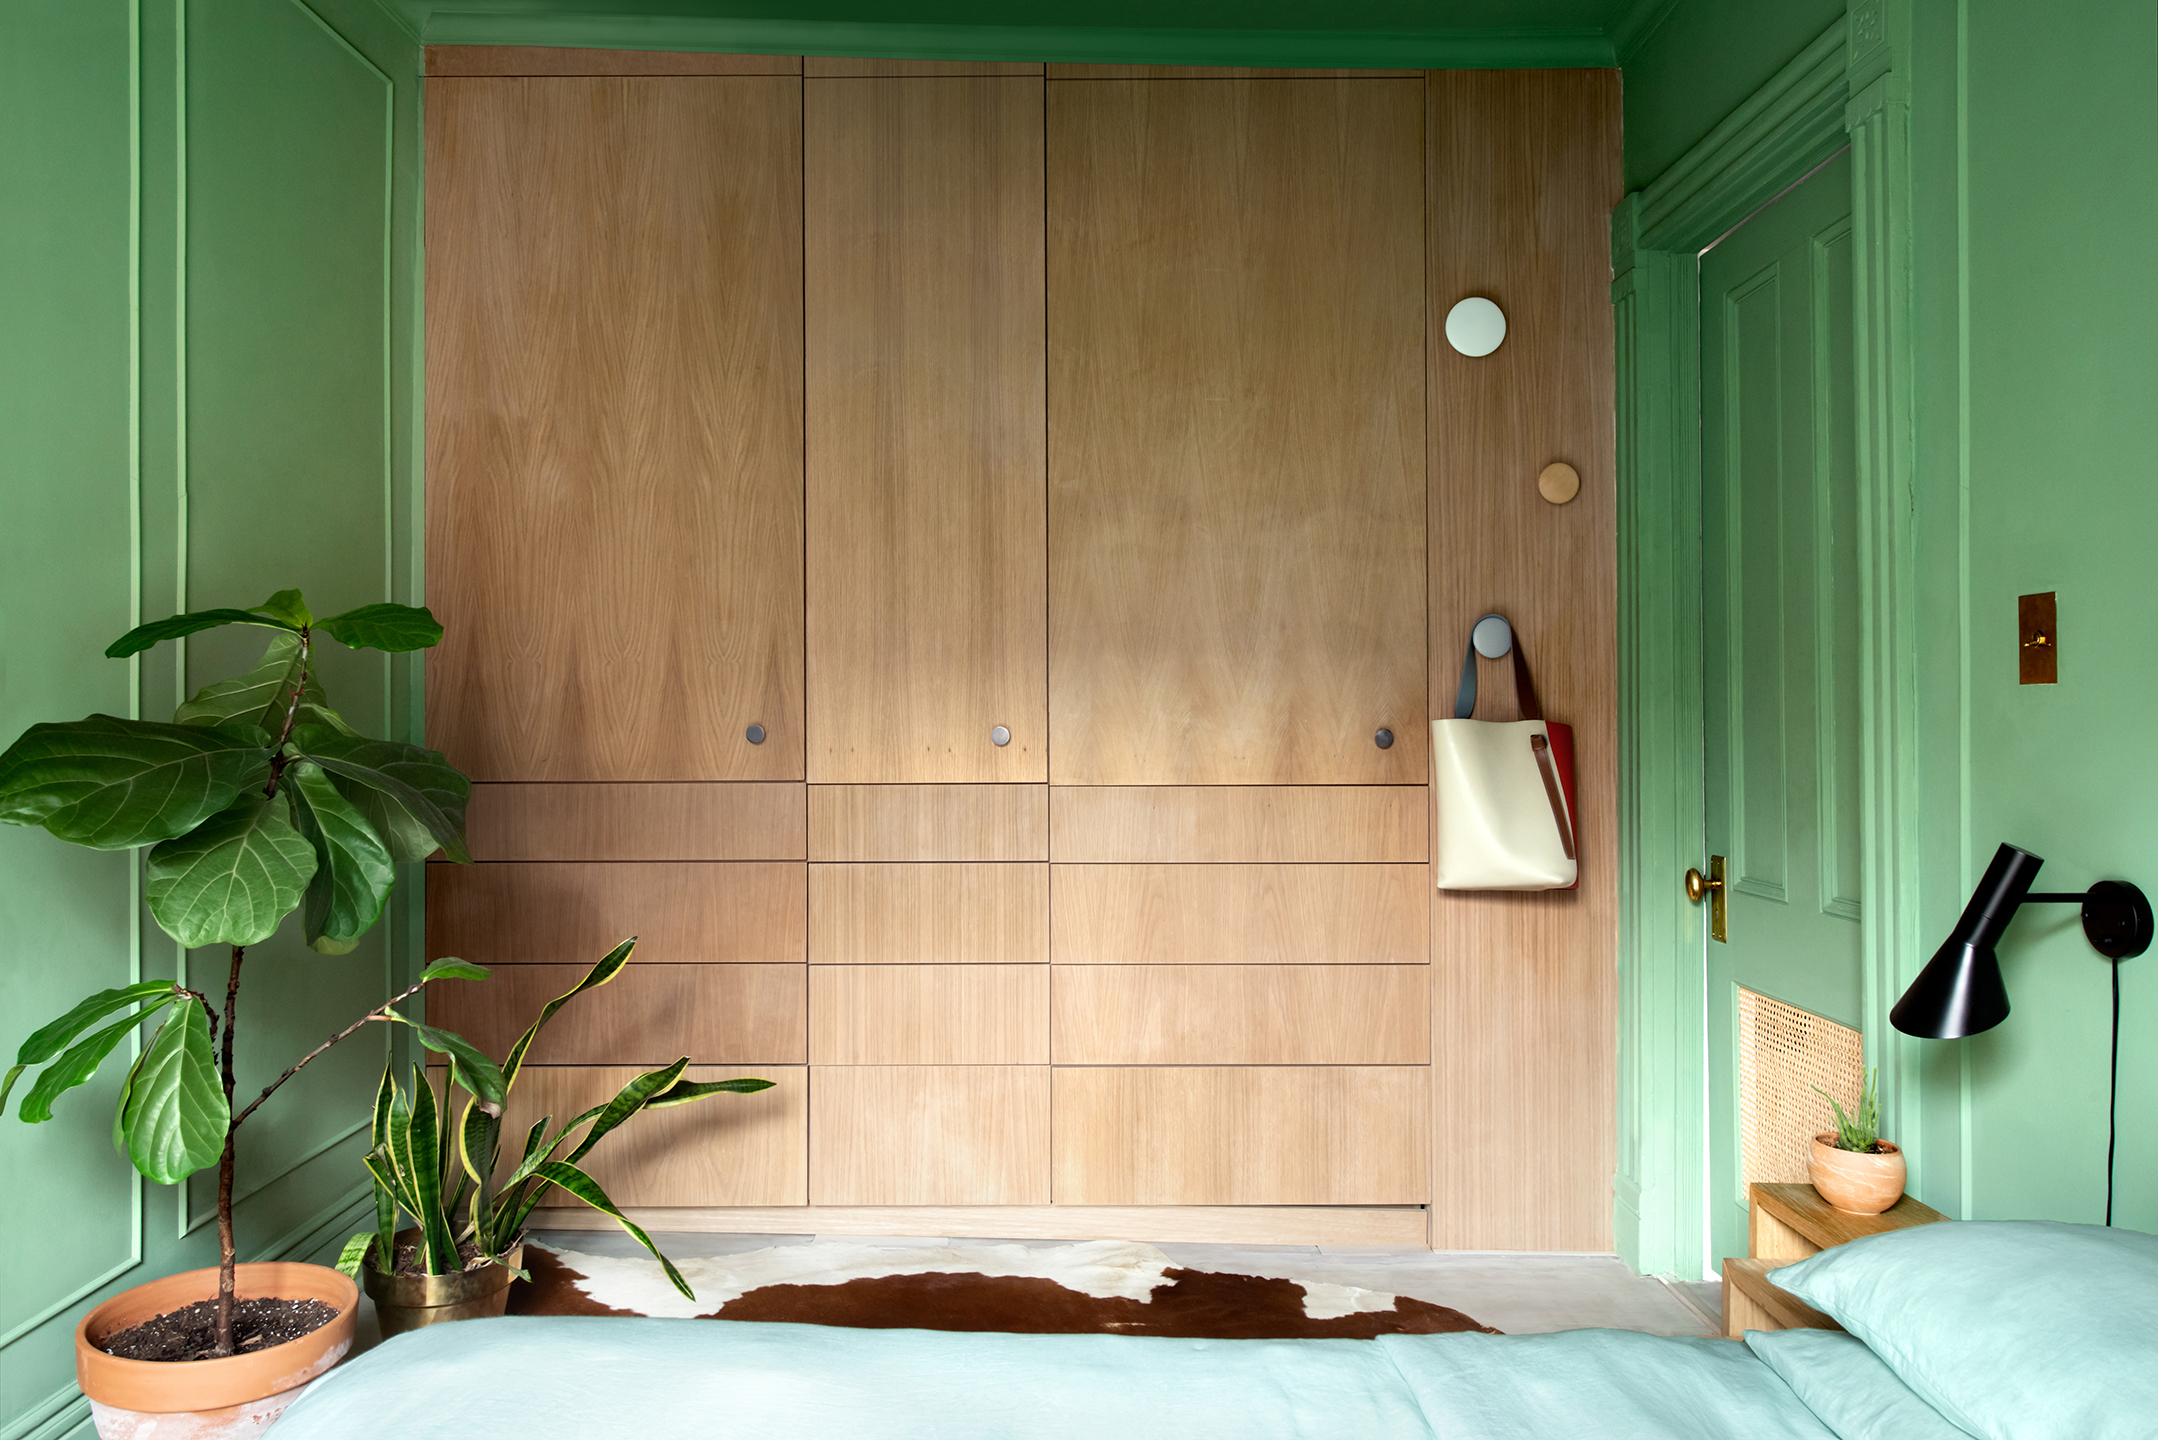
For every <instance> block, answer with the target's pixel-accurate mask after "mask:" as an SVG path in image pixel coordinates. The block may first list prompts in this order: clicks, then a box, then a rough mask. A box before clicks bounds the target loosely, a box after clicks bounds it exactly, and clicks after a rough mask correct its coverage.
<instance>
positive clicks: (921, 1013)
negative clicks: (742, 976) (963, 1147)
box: [809, 965, 1049, 1065]
mask: <svg viewBox="0 0 2158 1440" xmlns="http://www.w3.org/2000/svg"><path fill="white" fill-rule="evenodd" d="M809 1016H810V1025H809V1058H810V1061H811V1062H812V1063H813V1064H817V1065H1046V1064H1048V1063H1049V967H1048V966H1046V965H817V966H812V967H810V971H809Z"/></svg>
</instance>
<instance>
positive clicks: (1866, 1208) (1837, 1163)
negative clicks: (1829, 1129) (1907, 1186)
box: [1806, 1135, 1906, 1215]
mask: <svg viewBox="0 0 2158 1440" xmlns="http://www.w3.org/2000/svg"><path fill="white" fill-rule="evenodd" d="M1880 1147H1881V1148H1880V1150H1879V1151H1878V1152H1876V1153H1874V1154H1872V1155H1867V1154H1864V1153H1862V1152H1860V1151H1857V1150H1838V1149H1837V1148H1836V1137H1835V1136H1833V1135H1816V1136H1814V1137H1813V1156H1812V1158H1811V1159H1810V1160H1808V1162H1807V1164H1806V1169H1807V1171H1808V1173H1809V1174H1810V1175H1811V1177H1812V1179H1813V1188H1814V1189H1815V1190H1818V1191H1819V1192H1820V1193H1821V1198H1822V1199H1823V1200H1826V1201H1827V1202H1828V1203H1829V1204H1830V1205H1833V1206H1834V1207H1835V1208H1836V1209H1838V1210H1841V1211H1843V1212H1844V1213H1846V1214H1849V1215H1878V1214H1880V1213H1881V1212H1882V1211H1883V1210H1886V1209H1887V1208H1888V1207H1889V1206H1891V1205H1893V1204H1895V1203H1896V1202H1897V1201H1898V1200H1900V1199H1902V1198H1903V1182H1904V1180H1905V1178H1906V1176H1905V1173H1904V1165H1903V1152H1902V1151H1901V1150H1899V1149H1897V1148H1896V1147H1895V1146H1893V1145H1891V1144H1889V1143H1888V1142H1887V1141H1886V1140H1883V1141H1881V1142H1880Z"/></svg>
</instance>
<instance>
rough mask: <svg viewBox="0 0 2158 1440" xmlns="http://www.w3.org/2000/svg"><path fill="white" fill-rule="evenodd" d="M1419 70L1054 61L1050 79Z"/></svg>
mask: <svg viewBox="0 0 2158 1440" xmlns="http://www.w3.org/2000/svg"><path fill="white" fill-rule="evenodd" d="M1423 76H1424V72H1423V71H1421V70H1284V69H1280V68H1278V67H1277V68H1271V69H1270V68H1265V67H1259V68H1254V67H1251V66H1233V65H1232V66H1219V65H1078V64H1054V65H1051V66H1050V67H1049V78H1050V79H1052V80H1383V79H1404V80H1421V79H1422V78H1423Z"/></svg>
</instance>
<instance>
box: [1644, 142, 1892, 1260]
mask: <svg viewBox="0 0 2158 1440" xmlns="http://www.w3.org/2000/svg"><path fill="white" fill-rule="evenodd" d="M1852 323H1853V321H1852V303H1851V163H1850V158H1849V156H1848V155H1844V156H1840V157H1838V158H1837V159H1835V160H1834V161H1832V162H1830V163H1829V164H1828V165H1826V166H1823V167H1822V168H1821V169H1820V170H1819V171H1817V172H1815V174H1814V175H1813V176H1812V177H1811V178H1810V179H1808V180H1807V181H1806V182H1805V183H1804V184H1802V185H1800V186H1798V187H1797V188H1796V189H1794V190H1792V191H1790V192H1789V193H1787V194H1786V195H1784V196H1783V197H1782V198H1781V199H1779V200H1777V201H1776V202H1775V203H1774V204H1773V205H1770V206H1769V207H1768V208H1767V209H1765V210H1763V211H1761V212H1760V213H1759V214H1757V215H1755V216H1754V217H1753V218H1752V219H1751V220H1748V221H1747V222H1746V223H1745V224H1744V225H1742V226H1740V227H1739V228H1738V229H1737V230H1735V231H1733V232H1732V233H1731V234H1730V235H1728V236H1726V237H1725V238H1724V239H1723V240H1722V241H1720V242H1719V243H1718V244H1717V245H1716V246H1715V247H1714V248H1713V249H1711V250H1710V251H1708V253H1707V254H1705V255H1704V256H1702V258H1701V470H1702V475H1701V479H1702V485H1701V493H1702V504H1701V508H1702V517H1701V534H1702V551H1703V555H1702V560H1703V566H1702V574H1703V578H1702V586H1703V595H1702V628H1703V632H1704V634H1703V641H1704V647H1703V648H1704V654H1705V659H1706V665H1705V672H1704V682H1705V684H1706V687H1707V695H1706V702H1707V703H1706V707H1705V710H1704V714H1705V716H1706V724H1707V731H1708V733H1707V737H1706V739H1707V745H1706V751H1707V776H1706V781H1707V783H1706V789H1705V794H1706V797H1707V806H1708V814H1707V817H1706V819H1707V831H1708V842H1709V848H1710V850H1711V851H1713V852H1714V853H1715V854H1718V855H1721V856H1724V857H1725V861H1726V866H1725V873H1726V881H1725V884H1726V887H1727V888H1726V892H1725V893H1726V896H1727V903H1728V907H1729V910H1728V935H1729V939H1728V941H1727V942H1726V943H1720V944H1719V943H1717V942H1715V941H1713V940H1710V941H1709V942H1708V944H1707V950H1708V962H1707V972H1708V994H1707V1001H1708V1005H1707V1014H1708V1057H1709V1059H1708V1064H1709V1076H1708V1078H1709V1092H1708V1093H1709V1204H1708V1214H1709V1240H1710V1244H1711V1247H1712V1248H1711V1253H1710V1259H1711V1261H1712V1262H1713V1263H1714V1264H1715V1265H1716V1266H1718V1267H1719V1268H1720V1265H1721V1262H1722V1259H1723V1257H1725V1256H1728V1255H1744V1254H1745V1253H1746V1201H1745V1187H1746V1178H1747V1177H1746V1175H1745V1174H1744V1167H1743V1163H1742V1160H1741V1152H1740V1141H1739V1105H1738V1100H1739V1078H1738V991H1739V988H1740V987H1741V986H1743V987H1745V988H1746V989H1748V990H1752V991H1754V992H1756V993H1757V994H1761V995H1766V996H1770V997H1772V998H1774V999H1777V1000H1781V1001H1784V1002H1786V1003H1788V1004H1791V1005H1796V1006H1798V1007H1800V1008H1801V1009H1804V1010H1809V1011H1811V1012H1813V1013H1814V1014H1816V1015H1822V1016H1826V1017H1827V1018H1829V1019H1831V1020H1834V1021H1836V1022H1837V1023H1839V1024H1842V1025H1847V1026H1851V1027H1852V1028H1854V1029H1855V1028H1857V1026H1858V1023H1859V994H1860V975H1859V968H1860V967H1859V923H1858V920H1859V909H1858V905H1859V889H1860V876H1861V873H1862V872H1861V869H1860V865H1859V837H1860V831H1859V708H1858V684H1859V653H1858V651H1859V595H1858V539H1857V534H1856V526H1857V521H1858V514H1857V478H1856V476H1857V465H1856V456H1855V446H1856V426H1855V424H1854V420H1853V414H1852V362H1853V355H1854V349H1853V334H1852ZM1705 860H1706V857H1704V868H1706V866H1705ZM1677 882H1678V877H1676V876H1674V877H1672V883H1674V884H1676V883H1677ZM1707 910H1708V907H1707V906H1703V917H1702V918H1703V929H1704V932H1705V931H1706V928H1707V925H1706V922H1707V918H1708V915H1707ZM1710 1273H1711V1274H1714V1273H1716V1271H1715V1270H1712V1271H1711V1272H1710Z"/></svg>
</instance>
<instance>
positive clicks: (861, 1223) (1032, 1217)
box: [532, 1205, 1430, 1250]
mask: <svg viewBox="0 0 2158 1440" xmlns="http://www.w3.org/2000/svg"><path fill="white" fill-rule="evenodd" d="M623 1213H624V1214H626V1215H627V1216H629V1218H630V1219H631V1220H633V1221H635V1222H636V1223H637V1224H639V1225H641V1226H643V1227H644V1228H645V1229H647V1230H654V1231H675V1232H683V1231H689V1232H698V1233H713V1234H748V1235H929V1236H936V1235H951V1236H968V1237H975V1236H980V1237H986V1238H995V1239H1004V1240H1155V1241H1159V1240H1167V1241H1186V1242H1193V1241H1196V1242H1214V1243H1217V1244H1229V1245H1344V1246H1347V1245H1370V1246H1383V1247H1386V1248H1388V1249H1397V1250H1422V1249H1425V1248H1427V1247H1428V1246H1429V1244H1430V1239H1429V1231H1428V1228H1427V1212H1426V1210H1425V1209H1424V1207H1423V1206H1421V1205H1404V1206H1392V1207H1379V1208H1371V1209H1363V1208H1354V1207H1349V1206H1289V1205H1211V1206H1208V1205H1134V1206H1092V1205H983V1206H974V1207H966V1206H913V1205H864V1206H837V1205H831V1206H820V1205H803V1206H784V1207H772V1208H756V1209H752V1208H726V1209H703V1208H693V1207H686V1206H685V1207H658V1208H641V1209H629V1210H625V1211H624V1212H623ZM532 1223H533V1228H534V1229H538V1230H611V1229H613V1228H614V1221H613V1220H611V1219H609V1218H608V1217H607V1216H605V1215H602V1214H600V1213H599V1212H598V1211H596V1210H587V1209H585V1208H583V1207H582V1206H578V1207H575V1208H544V1209H541V1210H539V1211H538V1212H537V1213H535V1214H534V1215H533V1217H532Z"/></svg>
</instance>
